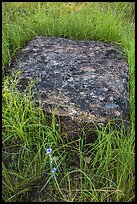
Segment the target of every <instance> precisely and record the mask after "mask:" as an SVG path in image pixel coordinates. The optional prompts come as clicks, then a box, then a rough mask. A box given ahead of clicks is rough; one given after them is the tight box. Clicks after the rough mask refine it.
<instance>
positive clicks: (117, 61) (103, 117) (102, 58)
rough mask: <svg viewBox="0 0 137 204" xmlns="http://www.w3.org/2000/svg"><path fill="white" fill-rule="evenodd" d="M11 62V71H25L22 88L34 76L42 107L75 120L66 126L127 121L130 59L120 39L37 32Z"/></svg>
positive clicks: (21, 81) (71, 127) (22, 76)
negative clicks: (108, 40) (99, 39)
mask: <svg viewBox="0 0 137 204" xmlns="http://www.w3.org/2000/svg"><path fill="white" fill-rule="evenodd" d="M11 67H12V69H11V70H12V73H13V74H14V72H13V70H17V69H19V70H21V71H22V75H21V77H20V84H19V89H20V90H22V91H23V90H25V88H26V86H27V85H28V84H29V80H30V79H33V80H35V82H36V85H35V87H34V93H35V98H36V99H37V96H38V94H40V95H41V100H42V103H41V104H42V107H43V108H44V109H45V110H46V111H47V112H51V111H52V107H56V114H57V115H58V116H60V117H62V121H61V122H62V123H64V122H63V117H65V118H66V117H67V118H68V120H69V121H71V122H70V124H71V125H72V126H70V127H68V132H69V130H70V129H71V131H73V132H75V131H74V129H75V128H74V129H73V123H75V122H76V123H77V124H79V123H80V124H81V123H82V122H83V123H84V124H91V123H95V124H105V123H106V122H107V121H108V120H110V119H116V120H117V121H118V120H121V118H122V119H123V120H124V121H125V122H126V123H128V121H129V90H128V63H127V60H126V59H125V56H124V55H123V54H122V50H121V49H120V48H119V47H118V46H117V45H113V44H110V43H104V42H97V41H88V40H71V39H65V38H55V37H41V36H38V37H35V38H34V39H33V40H32V41H30V42H29V43H28V45H27V46H26V47H25V48H23V49H22V50H21V51H20V52H18V54H17V58H16V60H15V61H14V62H13V63H12V65H11ZM24 81H25V83H24ZM64 121H65V120H64ZM67 125H68V124H67ZM67 125H66V126H67ZM66 126H63V127H62V128H64V127H65V128H66ZM76 129H77V128H76ZM78 129H79V128H78Z"/></svg>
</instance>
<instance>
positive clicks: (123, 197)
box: [2, 2, 135, 202]
mask: <svg viewBox="0 0 137 204" xmlns="http://www.w3.org/2000/svg"><path fill="white" fill-rule="evenodd" d="M37 35H43V36H56V37H68V38H73V39H89V40H90V39H91V40H101V41H107V42H114V43H117V44H119V45H120V46H121V47H122V49H123V52H124V53H125V55H126V57H127V60H128V64H129V77H130V80H129V91H130V123H131V127H130V129H129V130H128V131H127V132H126V131H125V129H124V127H123V126H121V127H119V128H117V129H114V128H113V126H112V123H111V122H108V124H107V125H106V126H105V127H104V128H102V129H101V130H100V129H98V128H97V127H96V133H97V135H98V138H97V140H96V141H95V142H94V143H88V144H87V143H86V132H84V130H83V133H82V134H81V135H79V138H78V139H77V140H76V141H72V142H66V141H65V139H64V138H63V137H62V135H61V131H60V125H59V124H58V120H57V118H56V117H55V114H54V112H53V114H52V120H51V123H49V121H48V118H47V116H45V114H44V113H43V111H42V109H41V107H40V105H39V107H36V105H35V103H34V102H33V95H32V86H33V83H32V84H30V87H28V90H27V92H26V93H24V95H23V94H21V93H19V91H18V89H17V84H18V78H19V73H17V74H16V75H15V76H14V77H11V76H5V75H4V73H5V70H6V67H7V66H9V65H10V64H11V61H12V59H13V58H14V57H15V55H16V52H17V51H18V50H20V49H21V47H23V46H25V44H26V43H27V42H28V41H30V40H31V39H32V38H33V37H34V36H37ZM134 38H135V32H134V3H128V2H115V3H103V2H101V3H99V2H97V3H96V2H94V3H93V2H90V3H64V2H61V3H60V2H54V3H51V2H48V3H40V2H33V3H32V2H8V3H6V2H3V3H2V71H3V89H2V130H3V132H2V151H3V152H2V197H3V200H5V201H6V202H17V201H19V202H21V201H27V202H31V201H32V202H34V201H38V202H40V201H43V202H44V201H45V202H46V201H53V200H54V201H60V200H62V201H67V202H69V201H70V202H75V201H76V202H80V201H89V202H111V201H113V202H120V201H124V202H129V201H134V200H135V192H134V188H135V175H134V174H135V172H134V171H135V167H134V165H135V163H134V162H135V161H134V156H135V155H134V154H135V144H134V143H135V142H134V140H135V130H134V129H135V93H134V91H135V73H134V72H135V39H134ZM47 148H52V153H51V157H50V156H49V155H48V154H46V149H47ZM52 160H53V162H54V165H55V167H56V172H55V173H52V171H51V170H52V168H53V166H54V165H53V163H52V162H51V161H52Z"/></svg>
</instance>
